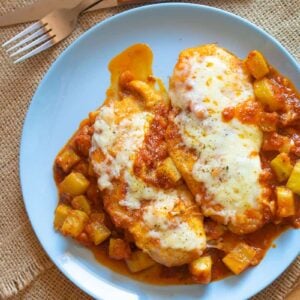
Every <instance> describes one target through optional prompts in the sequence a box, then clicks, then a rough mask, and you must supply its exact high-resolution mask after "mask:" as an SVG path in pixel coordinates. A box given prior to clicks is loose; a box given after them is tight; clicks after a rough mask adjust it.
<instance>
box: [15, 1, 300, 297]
mask: <svg viewBox="0 0 300 300" xmlns="http://www.w3.org/2000/svg"><path fill="white" fill-rule="evenodd" d="M85 18H88V15H87V16H85ZM140 42H144V43H147V44H149V45H150V46H151V48H152V49H153V52H154V57H155V59H154V73H155V74H156V75H157V76H160V77H162V78H163V79H164V81H165V82H166V83H167V82H168V76H170V74H171V72H172V68H173V66H174V64H175V62H176V58H177V56H178V53H179V51H180V50H182V49H184V48H186V47H192V46H196V45H199V44H204V43H213V42H217V43H218V44H219V45H221V46H223V47H226V48H228V49H229V50H230V51H232V52H233V53H236V54H237V55H238V56H240V57H245V56H246V54H247V52H248V51H249V50H251V49H259V50H260V51H262V52H263V53H264V54H265V55H266V57H267V58H268V60H269V61H270V63H271V64H273V65H274V66H275V67H276V68H277V69H279V70H281V72H282V73H283V74H285V75H287V76H288V77H289V78H290V79H292V80H293V81H294V82H295V83H296V85H298V88H300V81H299V78H300V69H299V66H298V65H297V62H296V61H295V60H294V59H293V57H292V56H291V55H290V54H289V53H288V52H287V51H286V50H285V49H284V48H283V47H282V46H281V45H280V44H279V43H278V42H277V41H276V40H274V39H273V38H272V37H271V36H269V35H268V34H267V33H265V32H264V31H262V30H260V29H259V28H257V27H255V26H254V25H253V24H251V23H249V22H247V21H245V20H243V19H241V18H240V17H237V16H235V15H232V14H230V13H227V12H224V11H221V10H218V9H215V8H211V7H205V6H199V5H190V4H162V5H153V6H145V7H141V8H138V9H134V10H131V11H127V12H125V13H122V14H119V15H117V16H115V17H113V18H110V19H109V20H107V21H104V22H102V23H101V24H98V25H97V26H95V27H93V28H92V29H90V30H89V31H88V32H86V33H85V34H83V35H82V36H81V37H80V38H79V39H78V40H77V41H75V42H74V43H73V44H72V45H71V46H70V47H69V48H68V49H67V50H66V51H64V53H63V54H62V55H61V56H60V57H59V58H58V59H57V61H56V62H55V63H54V64H53V66H52V67H51V68H50V70H49V71H48V73H47V75H46V76H45V78H44V79H43V81H42V82H41V84H40V86H39V88H38V90H37V92H36V94H35V96H34V98H33V100H32V103H31V106H30V108H29V111H28V114H27V117H26V121H25V125H24V129H23V137H22V143H21V155H20V176H21V184H22V190H23V195H24V201H25V205H26V209H27V213H28V216H29V218H30V220H31V223H32V226H33V229H34V231H35V233H36V235H37V237H38V238H39V240H40V242H41V244H42V246H43V247H44V249H45V250H46V252H47V253H48V255H49V256H50V258H51V259H52V260H53V262H54V263H55V264H56V265H57V267H58V268H59V269H60V270H61V271H62V272H63V273H64V274H65V275H66V276H67V277H68V278H69V279H70V280H72V281H73V282H74V283H75V284H76V285H78V286H79V287H80V288H81V289H83V290H84V291H85V292H87V293H88V294H90V295H91V296H93V297H95V298H98V299H109V300H112V299H113V300H115V299H122V300H127V299H169V298H170V297H172V299H183V298H184V299H187V300H188V299H200V298H201V299H207V300H208V299H222V300H226V299H230V300H234V299H245V298H249V297H250V296H252V295H254V294H255V293H257V292H259V291H260V290H261V289H263V288H264V287H266V286H267V285H268V284H270V283H271V282H272V281H273V280H274V279H275V278H276V277H277V276H278V275H280V274H281V273H282V272H283V271H284V270H285V269H286V268H287V266H288V265H289V264H290V263H291V262H292V261H293V259H295V257H296V256H297V255H298V254H299V248H300V231H293V230H290V231H288V232H286V233H285V234H284V235H282V236H281V237H280V238H279V239H278V240H277V241H276V244H277V247H276V248H275V249H273V248H272V249H270V251H269V252H268V255H267V256H266V258H265V259H264V260H263V261H262V263H261V264H260V265H259V266H257V267H256V268H253V269H251V270H249V271H247V272H245V273H244V274H242V275H241V276H238V277H230V278H228V279H226V280H223V281H220V282H215V283H212V284H209V285H208V286H200V285H193V286H171V287H160V286H152V285H147V284H142V283H139V282H135V281H133V280H130V279H129V278H127V277H124V276H121V275H118V274H116V273H113V272H111V271H110V270H109V269H107V268H105V267H102V266H101V265H100V264H99V263H97V262H96V261H95V259H94V257H93V255H92V254H91V253H90V252H89V251H88V250H86V249H85V248H83V247H80V246H78V245H77V244H76V243H74V242H73V241H71V240H69V239H66V238H64V237H62V236H61V235H59V234H57V233H55V232H54V230H53V227H52V223H53V212H54V209H55V206H56V204H57V192H56V188H55V184H54V181H53V176H52V175H53V174H52V165H53V161H54V158H55V155H56V153H57V152H58V151H59V150H60V149H61V147H62V146H63V145H64V144H65V143H66V141H67V140H68V139H69V138H70V136H71V135H72V134H73V133H74V131H75V130H76V128H77V126H78V124H79V122H80V121H81V120H82V119H83V118H84V117H86V115H87V114H88V112H89V111H91V110H94V109H95V108H97V107H99V106H100V104H101V103H102V101H103V99H104V97H105V90H106V88H107V87H108V85H109V73H108V71H107V64H108V62H109V61H110V59H111V58H113V57H114V56H115V55H116V54H118V53H119V52H120V51H122V50H123V49H125V48H126V47H128V46H130V45H132V44H134V43H140Z"/></svg>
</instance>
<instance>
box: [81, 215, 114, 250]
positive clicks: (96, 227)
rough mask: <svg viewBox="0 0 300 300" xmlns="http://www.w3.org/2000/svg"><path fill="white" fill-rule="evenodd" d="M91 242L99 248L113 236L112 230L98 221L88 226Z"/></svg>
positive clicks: (87, 230)
mask: <svg viewBox="0 0 300 300" xmlns="http://www.w3.org/2000/svg"><path fill="white" fill-rule="evenodd" d="M85 230H86V232H87V233H88V236H89V238H90V240H91V241H92V242H93V243H94V244H95V245H96V246H97V245H99V244H101V243H102V242H104V241H105V240H106V239H107V238H108V237H109V236H110V234H111V232H110V230H109V229H108V228H107V227H106V226H105V225H104V224H102V223H99V222H97V221H95V222H92V223H90V224H88V225H87V226H86V228H85Z"/></svg>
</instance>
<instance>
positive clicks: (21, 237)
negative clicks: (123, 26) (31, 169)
mask: <svg viewBox="0 0 300 300" xmlns="http://www.w3.org/2000/svg"><path fill="white" fill-rule="evenodd" d="M76 1H77V0H76ZM32 2H34V0H28V1H25V0H0V15H2V14H5V13H6V12H8V11H10V10H12V9H14V8H16V7H22V6H24V5H27V4H29V3H32ZM190 2H194V3H201V4H206V5H212V6H215V7H219V8H222V9H224V10H227V11H230V12H233V13H235V14H238V15H240V16H242V17H245V18H246V19H248V20H250V21H252V22H253V23H255V24H257V25H259V26H260V27H262V28H264V29H265V30H266V31H268V32H269V33H271V34H272V35H273V36H275V37H276V38H277V39H278V40H279V41H280V42H281V43H282V44H283V45H284V46H285V47H286V48H287V49H288V50H289V51H290V52H291V53H292V54H293V55H294V56H295V57H296V59H297V60H298V61H299V60H300V0H264V1H263V0H210V1H190ZM128 8H131V7H123V8H114V9H107V10H104V11H96V12H92V13H88V14H86V15H85V16H84V17H82V18H81V19H80V22H79V25H78V27H77V29H76V30H75V32H74V33H73V34H72V36H71V37H69V38H68V39H66V40H65V41H64V42H62V43H61V44H59V45H57V46H55V47H53V48H51V49H49V50H48V51H46V52H45V53H42V54H40V55H38V56H36V57H34V58H32V59H30V60H28V61H26V62H24V63H22V64H19V65H13V64H12V63H11V61H10V60H9V59H8V56H7V55H6V54H5V53H4V51H3V50H0V134H1V143H0V164H1V174H0V189H1V194H0V298H3V299H4V298H8V297H12V298H15V299H89V297H88V296H87V295H85V294H84V293H83V292H82V291H80V290H79V289H78V288H77V287H75V286H74V285H73V284H72V283H71V282H69V281H68V280H67V279H66V278H65V277H64V276H63V275H62V274H61V273H60V272H59V271H58V270H57V268H56V267H55V266H54V265H53V264H52V262H51V261H50V260H49V258H48V257H47V255H46V254H45V252H44V251H43V249H42V248H41V246H40V244H39V242H38V240H37V238H36V236H35V235H34V233H33V231H32V228H31V226H30V223H29V220H28V217H27V215H26V212H25V209H24V204H23V199H22V194H21V190H20V184H19V176H18V173H19V167H18V159H19V145H20V137H21V130H22V125H23V121H24V118H25V113H26V111H27V108H28V105H29V103H30V100H31V98H32V95H33V93H34V91H35V90H36V88H37V86H38V84H39V82H40V80H41V79H42V77H43V75H44V74H45V72H46V71H47V70H48V68H49V67H50V65H51V63H52V62H53V61H54V60H55V59H56V58H57V57H58V55H59V54H60V53H61V52H62V51H63V50H64V49H65V48H66V47H67V46H68V45H69V44H70V43H71V42H72V41H74V40H75V39H76V38H77V37H78V36H79V35H80V34H82V33H83V32H85V31H86V30H87V29H88V28H90V27H91V26H93V25H94V24H96V23H98V22H100V21H102V20H104V19H106V18H108V17H110V16H112V15H114V14H116V13H118V12H120V11H122V10H125V9H128ZM25 26H26V25H18V26H12V27H6V28H2V29H0V44H2V43H3V42H4V41H5V40H7V39H8V38H10V37H11V36H13V35H15V34H16V33H17V32H19V31H20V30H21V29H23V28H25ZM41 201H43V199H41ZM299 276H300V257H298V259H297V260H296V261H295V262H294V263H293V264H292V265H291V266H290V267H289V268H288V270H287V271H286V272H285V273H284V274H283V275H282V276H280V277H279V278H278V279H277V280H276V281H275V282H274V283H273V284H272V285H270V286H269V287H268V288H266V289H265V290H264V291H262V292H261V293H260V294H258V295H257V296H255V298H254V299H257V300H258V299H270V300H272V299H284V298H285V297H286V295H287V294H288V293H289V292H290V291H291V290H292V289H293V288H294V287H295V285H296V283H297V281H298V280H299Z"/></svg>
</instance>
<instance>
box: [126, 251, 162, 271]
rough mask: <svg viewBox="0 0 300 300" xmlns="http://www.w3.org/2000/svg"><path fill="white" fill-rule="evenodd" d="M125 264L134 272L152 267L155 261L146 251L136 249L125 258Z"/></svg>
mask: <svg viewBox="0 0 300 300" xmlns="http://www.w3.org/2000/svg"><path fill="white" fill-rule="evenodd" d="M126 264H127V267H128V269H129V270H130V272H132V273H136V272H140V271H142V270H145V269H148V268H150V267H152V266H153V265H155V264H156V262H155V261H154V260H153V259H152V258H150V256H149V255H148V254H147V253H144V252H143V251H140V250H138V251H135V252H133V253H131V256H130V258H128V259H126Z"/></svg>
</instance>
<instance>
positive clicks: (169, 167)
mask: <svg viewBox="0 0 300 300" xmlns="http://www.w3.org/2000/svg"><path fill="white" fill-rule="evenodd" d="M157 175H158V177H162V178H166V179H167V180H169V181H170V182H172V183H176V182H177V181H178V180H179V179H180V178H181V175H180V173H179V171H178V170H177V168H176V166H175V164H174V162H173V160H172V158H170V157H168V158H167V159H165V160H164V161H163V162H162V163H161V164H160V165H159V166H158V168H157Z"/></svg>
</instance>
